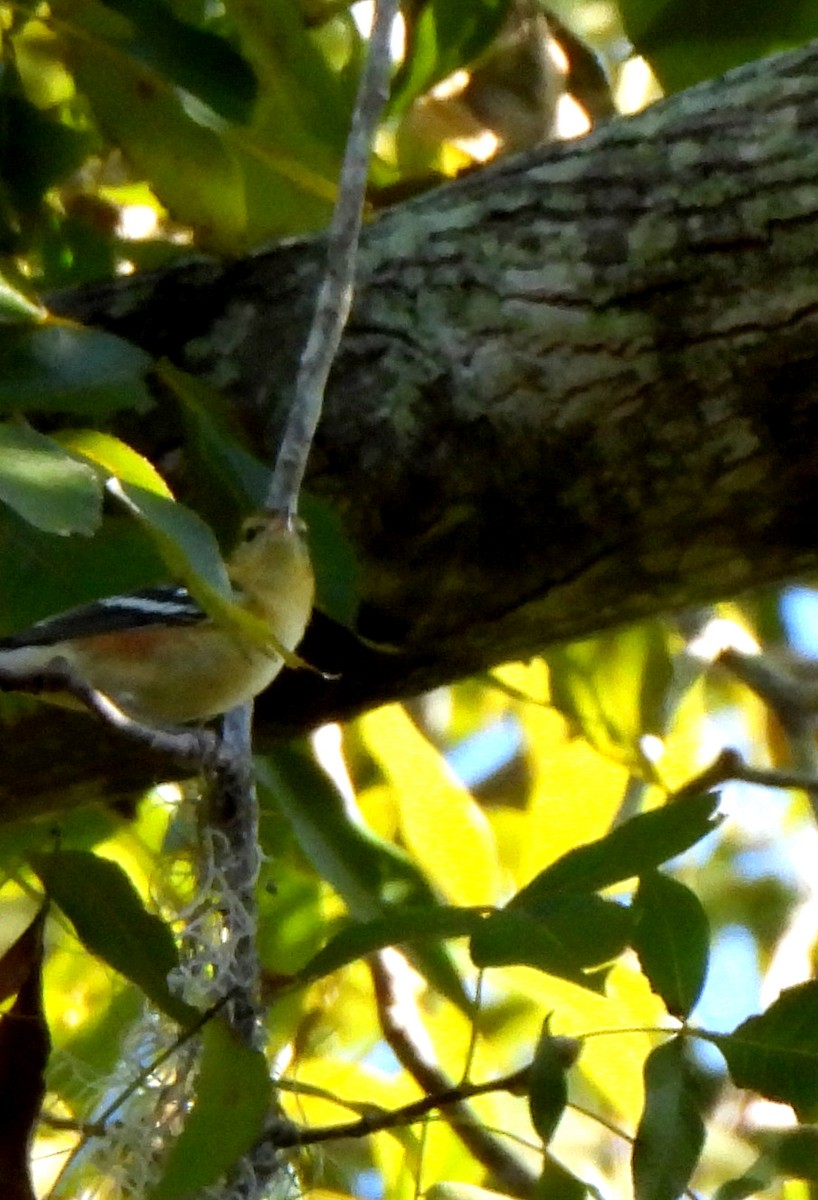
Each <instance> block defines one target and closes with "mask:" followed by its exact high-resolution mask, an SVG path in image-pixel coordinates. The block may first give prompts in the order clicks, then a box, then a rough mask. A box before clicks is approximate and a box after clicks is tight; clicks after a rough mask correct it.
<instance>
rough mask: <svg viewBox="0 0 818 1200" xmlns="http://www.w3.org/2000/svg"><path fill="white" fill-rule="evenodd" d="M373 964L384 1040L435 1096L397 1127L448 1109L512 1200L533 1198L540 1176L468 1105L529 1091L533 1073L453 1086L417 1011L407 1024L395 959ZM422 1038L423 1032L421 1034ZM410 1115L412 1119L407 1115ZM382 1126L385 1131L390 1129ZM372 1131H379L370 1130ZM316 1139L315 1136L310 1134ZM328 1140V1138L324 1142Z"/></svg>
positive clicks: (409, 1110)
mask: <svg viewBox="0 0 818 1200" xmlns="http://www.w3.org/2000/svg"><path fill="white" fill-rule="evenodd" d="M368 961H369V970H370V973H371V975H372V980H373V983H374V985H375V1000H376V1003H377V1007H378V1019H379V1021H380V1024H381V1030H382V1032H383V1035H384V1038H385V1039H386V1041H387V1042H388V1044H389V1046H390V1047H391V1048H392V1050H393V1052H394V1054H395V1057H396V1058H397V1059H398V1061H399V1062H400V1064H401V1066H402V1067H403V1068H404V1069H405V1070H406V1071H408V1072H409V1074H410V1075H411V1076H412V1077H413V1078H414V1079H415V1080H416V1081H417V1082H418V1083H419V1084H420V1086H421V1087H422V1088H423V1089H424V1091H426V1092H428V1093H430V1094H429V1095H428V1096H426V1097H424V1099H422V1100H418V1101H415V1103H414V1104H410V1105H406V1106H405V1108H404V1109H403V1110H396V1113H399V1114H400V1115H399V1116H397V1120H396V1121H395V1124H405V1123H406V1122H407V1119H411V1120H417V1119H418V1118H419V1117H421V1116H424V1115H425V1114H426V1113H427V1112H431V1111H432V1110H433V1109H435V1108H439V1107H441V1105H443V1106H444V1107H445V1108H446V1120H447V1121H448V1122H449V1124H450V1125H451V1127H452V1130H453V1132H454V1133H455V1134H456V1135H457V1136H458V1137H459V1138H460V1141H461V1142H462V1143H463V1145H464V1146H465V1147H466V1149H467V1150H469V1151H470V1152H471V1153H472V1154H473V1155H474V1157H475V1158H476V1159H477V1161H478V1162H480V1163H482V1165H483V1166H484V1167H485V1168H486V1170H487V1171H488V1172H490V1174H491V1175H492V1177H493V1178H494V1179H495V1180H496V1181H497V1183H498V1184H499V1185H500V1186H501V1187H502V1188H503V1190H504V1191H505V1192H507V1193H508V1194H509V1195H510V1196H520V1197H526V1196H531V1195H532V1194H533V1192H534V1188H535V1186H536V1176H535V1175H534V1174H532V1173H531V1171H529V1169H528V1167H526V1165H525V1164H524V1163H523V1162H521V1160H520V1159H519V1158H518V1157H517V1156H516V1155H515V1154H513V1153H512V1152H511V1151H510V1150H508V1149H507V1148H506V1147H505V1146H503V1145H502V1144H501V1143H500V1141H499V1140H498V1139H497V1138H496V1137H494V1135H493V1134H491V1133H489V1131H488V1130H487V1129H485V1128H484V1126H483V1124H482V1122H481V1121H480V1119H479V1117H477V1115H476V1114H475V1113H474V1112H473V1110H472V1109H471V1108H469V1106H468V1105H467V1104H466V1103H465V1101H466V1100H467V1099H468V1098H469V1097H470V1096H480V1095H484V1094H485V1092H486V1091H493V1090H497V1091H503V1090H505V1091H515V1090H518V1089H520V1088H524V1087H525V1080H526V1075H527V1068H524V1069H523V1070H521V1071H515V1072H513V1074H511V1075H509V1076H505V1077H504V1078H503V1079H502V1080H495V1081H494V1082H493V1083H491V1084H470V1083H467V1082H463V1083H461V1084H460V1085H458V1086H455V1085H453V1084H452V1082H451V1080H450V1079H449V1078H448V1077H447V1075H446V1074H445V1072H443V1071H442V1070H441V1069H440V1067H439V1066H438V1065H437V1063H436V1062H434V1061H432V1060H430V1058H429V1057H428V1056H427V1055H426V1054H425V1053H424V1049H423V1046H422V1044H421V1041H420V1038H419V1037H418V1036H417V1033H418V1028H417V1027H418V1026H420V1017H419V1014H417V1012H416V1010H415V1011H414V1013H413V1020H414V1022H415V1024H416V1028H415V1029H414V1030H413V1028H412V1024H413V1021H410V1020H407V1018H406V1013H407V1006H408V1005H411V1000H410V999H409V998H408V997H407V996H406V989H405V988H401V987H400V981H399V980H397V979H396V977H395V972H394V971H393V970H392V968H391V965H390V959H389V956H388V955H387V954H385V953H380V954H374V955H372V956H371V958H370V959H369V960H368ZM420 1032H421V1033H422V1032H423V1031H422V1028H421V1029H420ZM396 1113H392V1114H384V1115H381V1116H379V1117H377V1118H370V1117H363V1118H362V1119H361V1121H360V1122H352V1125H353V1126H354V1125H360V1126H362V1127H363V1126H365V1125H366V1124H367V1123H371V1121H372V1120H373V1119H374V1120H377V1121H382V1120H384V1119H385V1118H386V1117H395V1116H396ZM407 1114H408V1116H407ZM390 1127H391V1126H390V1125H382V1126H380V1128H384V1129H387V1128H390ZM369 1132H373V1131H372V1130H369ZM310 1136H312V1135H310ZM341 1136H344V1137H350V1136H362V1135H359V1134H349V1133H346V1134H343V1135H341ZM321 1140H326V1139H323V1138H322V1139H321Z"/></svg>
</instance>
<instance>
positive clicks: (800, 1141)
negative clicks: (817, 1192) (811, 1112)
mask: <svg viewBox="0 0 818 1200" xmlns="http://www.w3.org/2000/svg"><path fill="white" fill-rule="evenodd" d="M752 1140H753V1141H754V1142H755V1143H757V1144H758V1145H760V1146H761V1147H762V1153H761V1154H760V1155H759V1156H758V1158H757V1159H756V1161H755V1162H754V1163H753V1165H752V1166H751V1167H750V1168H749V1169H748V1170H747V1171H745V1172H744V1174H743V1175H741V1176H740V1177H739V1178H738V1179H730V1180H728V1181H727V1182H726V1183H723V1184H722V1186H721V1187H720V1188H719V1189H718V1191H717V1192H716V1194H715V1197H714V1200H744V1197H745V1196H753V1195H755V1193H756V1192H761V1191H764V1190H765V1189H766V1188H768V1187H770V1186H772V1184H774V1183H775V1182H776V1180H778V1179H782V1178H783V1179H809V1180H811V1181H813V1182H815V1181H818V1127H816V1126H815V1125H801V1126H799V1128H797V1129H771V1130H754V1131H753V1135H752Z"/></svg>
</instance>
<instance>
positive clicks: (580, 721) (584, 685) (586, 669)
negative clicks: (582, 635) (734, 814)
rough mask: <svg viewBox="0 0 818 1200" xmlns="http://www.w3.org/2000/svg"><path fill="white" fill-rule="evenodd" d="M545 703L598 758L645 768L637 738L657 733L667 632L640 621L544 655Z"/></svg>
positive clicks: (667, 670)
mask: <svg viewBox="0 0 818 1200" xmlns="http://www.w3.org/2000/svg"><path fill="white" fill-rule="evenodd" d="M545 658H546V661H547V663H548V669H549V675H550V681H551V703H552V705H553V706H554V707H555V708H557V709H559V711H560V712H561V713H562V714H563V715H564V716H565V717H566V718H567V719H568V721H569V722H570V723H571V725H572V727H573V728H574V729H575V730H578V731H581V733H582V734H583V736H584V737H585V738H586V739H587V740H588V741H589V742H590V743H591V745H592V746H594V747H595V748H596V749H598V750H599V751H600V752H601V753H602V754H607V755H612V756H614V757H618V758H620V759H621V758H624V759H625V760H626V761H628V762H630V763H632V764H633V765H634V766H635V767H637V768H641V769H644V768H645V766H646V764H645V760H644V755H643V754H642V751H641V739H642V738H643V737H644V735H645V734H646V733H657V734H659V733H661V732H662V731H663V726H664V719H665V712H664V705H665V696H666V694H667V687H668V684H669V682H670V677H671V669H672V668H671V662H670V655H669V652H668V646H667V633H666V630H665V628H664V626H662V625H661V624H660V623H659V622H656V621H645V622H642V623H640V624H638V625H631V626H629V627H628V628H627V629H617V630H614V631H613V632H610V633H603V634H600V635H599V636H597V637H594V638H589V639H587V640H585V641H582V642H571V643H570V644H568V645H565V646H555V647H553V648H551V649H549V650H548V651H547V652H546V654H545Z"/></svg>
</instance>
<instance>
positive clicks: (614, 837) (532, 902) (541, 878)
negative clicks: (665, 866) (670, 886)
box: [510, 795, 719, 909]
mask: <svg viewBox="0 0 818 1200" xmlns="http://www.w3.org/2000/svg"><path fill="white" fill-rule="evenodd" d="M718 803H719V798H718V796H716V795H705V796H695V797H690V798H686V799H684V800H681V801H678V802H677V803H675V804H667V805H665V806H664V807H662V808H658V809H655V810H654V811H652V812H647V813H642V814H641V815H639V816H637V817H632V818H631V820H629V821H626V822H625V823H624V824H623V825H620V826H618V827H617V828H616V829H614V830H613V831H612V832H611V833H609V834H608V835H607V837H604V838H600V839H599V840H598V841H596V842H590V843H589V844H588V845H585V846H578V847H577V848H576V849H575V850H569V851H568V853H567V854H565V855H563V857H562V858H560V859H558V860H557V862H555V863H552V864H551V866H550V867H546V869H545V870H544V871H542V872H541V873H540V874H539V875H538V876H537V877H536V878H535V879H533V880H532V881H531V883H529V884H528V886H527V887H524V888H523V889H522V891H519V892H518V893H517V895H516V896H515V897H514V898H513V899H512V900H511V902H510V903H511V906H512V907H515V908H529V909H530V908H534V907H536V906H537V905H538V904H540V902H541V901H542V900H545V899H547V898H548V897H550V896H556V895H559V894H560V893H567V892H584V891H596V890H597V889H599V888H604V887H609V886H610V885H611V884H613V883H618V882H620V881H621V880H624V879H631V878H632V877H633V876H635V875H641V874H643V873H644V872H645V871H647V870H650V869H651V868H653V867H657V866H659V864H660V863H663V862H667V861H668V860H669V859H671V858H675V857H676V855H677V854H681V853H682V851H683V850H687V849H688V848H689V847H690V846H693V845H695V843H696V842H698V841H700V840H701V838H703V837H706V836H707V834H708V833H712V832H713V830H714V829H716V828H717V826H718V824H719V819H718V818H716V819H714V816H713V814H714V813H715V811H716V809H717V807H718Z"/></svg>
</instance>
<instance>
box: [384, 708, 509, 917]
mask: <svg viewBox="0 0 818 1200" xmlns="http://www.w3.org/2000/svg"><path fill="white" fill-rule="evenodd" d="M361 727H362V732H363V736H364V739H365V741H366V743H367V746H368V748H369V750H370V752H371V754H372V755H373V756H374V758H375V759H376V760H377V762H378V764H379V765H380V767H381V768H382V770H383V772H384V774H385V775H386V777H387V779H388V781H389V782H390V783H391V784H392V786H393V787H394V789H395V791H396V794H397V798H398V811H399V821H400V832H401V836H402V839H403V841H404V843H405V845H406V847H407V849H408V850H409V852H410V853H411V854H412V855H414V857H415V858H416V859H417V861H418V862H419V864H420V866H421V867H422V868H423V870H424V871H425V872H426V873H427V874H428V875H429V877H430V878H431V879H432V880H433V882H434V883H435V884H436V885H437V887H438V888H439V889H440V891H441V892H442V893H443V895H444V896H445V898H446V899H447V900H450V901H451V902H453V903H455V904H493V903H494V902H495V901H496V900H497V899H498V891H499V884H500V869H499V863H498V858H497V847H496V845H495V841H494V835H493V834H492V831H491V827H490V826H489V823H488V821H487V820H486V817H485V814H484V813H483V811H482V809H481V808H480V807H479V805H478V804H477V803H476V802H475V801H474V799H473V798H472V796H471V795H470V794H469V792H468V791H467V790H466V789H465V788H464V787H463V786H462V784H460V783H459V782H458V781H457V780H456V779H455V778H454V776H453V775H452V773H451V772H450V771H449V768H448V767H447V766H446V762H445V760H444V759H443V757H442V755H441V754H439V753H438V751H437V750H435V749H434V747H433V746H431V745H430V744H429V743H428V742H427V740H426V739H425V738H424V737H423V735H422V734H421V733H420V731H419V730H418V729H417V728H416V727H415V725H413V723H412V721H411V720H410V718H409V716H408V715H407V713H406V712H405V710H404V709H403V708H401V707H400V706H399V705H397V704H391V705H389V706H388V707H386V708H380V709H378V710H377V711H376V712H373V713H369V714H368V715H367V716H365V717H364V718H363V719H362V722H361Z"/></svg>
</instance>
